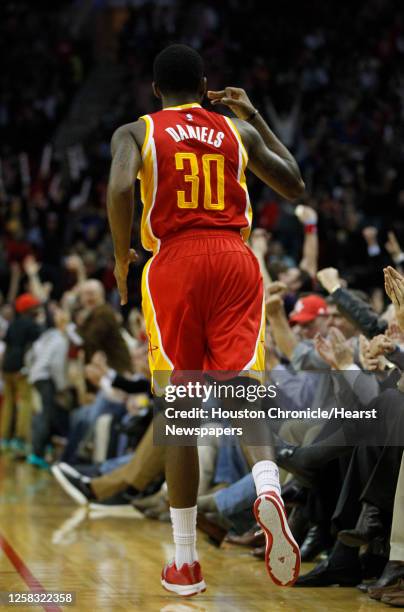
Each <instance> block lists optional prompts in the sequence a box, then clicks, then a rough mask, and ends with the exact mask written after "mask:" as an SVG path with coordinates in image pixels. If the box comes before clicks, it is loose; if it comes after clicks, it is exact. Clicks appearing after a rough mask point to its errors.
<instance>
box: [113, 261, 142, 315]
mask: <svg viewBox="0 0 404 612" xmlns="http://www.w3.org/2000/svg"><path fill="white" fill-rule="evenodd" d="M137 258H138V256H137V253H136V251H135V250H134V249H129V253H128V255H127V256H126V257H124V258H123V257H122V258H121V257H115V268H114V276H115V279H116V284H117V287H118V291H119V296H120V298H121V306H124V305H125V304H127V302H128V283H127V280H128V272H129V266H130V264H131V263H133V262H134V261H136V259H137Z"/></svg>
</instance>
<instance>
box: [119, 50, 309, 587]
mask: <svg viewBox="0 0 404 612" xmlns="http://www.w3.org/2000/svg"><path fill="white" fill-rule="evenodd" d="M152 86H153V91H154V94H155V96H157V98H159V99H160V101H161V104H162V110H161V111H159V112H156V113H153V114H151V115H145V116H143V117H141V118H140V119H139V120H138V121H136V122H134V123H130V124H128V125H124V126H122V127H120V128H119V129H118V130H116V132H115V133H114V135H113V137H112V144H111V149H112V164H111V173H110V179H109V186H108V212H109V221H110V226H111V232H112V238H113V243H114V250H115V260H116V267H115V276H116V280H117V284H118V289H119V293H120V296H121V304H125V303H126V302H127V274H128V268H129V264H130V263H131V262H132V261H134V259H135V258H136V253H135V252H134V251H133V249H131V248H130V237H131V227H132V219H133V209H134V183H135V180H136V178H137V177H138V178H139V179H140V183H141V197H142V201H143V214H142V222H141V239H142V244H143V246H144V248H145V249H147V250H149V251H152V252H153V257H152V258H151V259H150V260H149V261H148V262H147V264H146V266H145V268H144V272H143V280H142V300H143V312H144V316H145V321H146V326H147V333H148V336H149V341H150V344H149V346H150V349H149V363H150V368H151V370H152V372H158V371H165V370H169V371H174V372H181V371H186V370H199V371H202V372H206V371H223V372H229V371H231V372H236V373H237V372H246V371H247V372H252V373H253V372H254V371H263V370H264V342H263V340H264V322H265V316H264V308H263V297H264V296H263V283H262V278H261V274H260V272H259V266H258V262H257V260H256V258H255V256H254V255H253V253H252V251H251V250H250V249H249V247H248V246H247V245H246V244H245V241H246V240H247V238H248V235H249V232H250V227H251V207H250V202H249V197H248V192H247V187H246V179H245V170H246V168H247V167H248V168H249V169H250V170H251V171H252V172H253V173H254V174H256V176H258V177H259V178H260V179H261V180H262V181H263V182H264V183H266V184H267V185H269V186H270V187H271V188H272V189H274V190H275V191H277V192H278V193H279V194H280V195H281V196H283V197H284V198H287V199H295V198H297V197H298V196H300V195H301V194H302V192H303V190H304V183H303V181H302V179H301V176H300V172H299V168H298V166H297V164H296V162H295V160H294V158H293V157H292V155H291V154H290V153H289V151H288V150H287V149H286V148H285V147H284V146H283V145H282V144H281V142H279V140H278V139H277V138H276V136H275V135H274V134H273V133H272V131H271V130H270V129H269V127H268V125H267V124H266V123H265V121H264V119H263V118H262V117H261V115H260V113H259V111H258V110H257V109H255V108H254V106H253V105H252V103H251V102H250V100H249V99H248V97H247V95H246V93H245V92H244V91H243V90H242V89H238V88H235V87H227V88H226V89H224V90H223V91H216V92H213V91H208V92H207V86H206V78H205V77H204V71H203V62H202V59H201V57H200V56H199V54H198V53H196V52H195V51H194V50H193V49H191V48H189V47H187V46H184V45H172V46H169V47H167V48H166V49H164V50H163V51H162V52H161V53H160V54H159V55H158V56H157V57H156V58H155V61H154V82H153V85H152ZM206 94H207V97H208V98H209V99H210V101H211V103H212V104H214V105H217V104H224V105H227V106H228V107H230V109H231V110H232V111H233V112H234V114H235V115H236V116H237V119H233V120H230V119H228V118H227V117H224V116H222V115H219V114H217V113H214V112H209V111H207V110H205V109H203V108H202V107H201V102H202V100H203V99H204V97H205V95H206ZM268 441H269V444H268V445H267V446H253V447H249V460H250V463H251V466H252V473H253V476H254V481H255V484H256V489H257V501H256V502H255V505H254V512H255V517H256V519H257V522H258V523H259V524H260V525H261V527H262V528H263V530H264V532H265V535H266V541H267V546H266V566H267V570H268V573H269V575H270V576H271V578H272V579H273V581H274V582H275V583H276V584H279V585H283V586H287V585H291V584H293V583H294V581H295V580H296V578H297V576H298V572H299V566H300V554H299V549H298V546H297V544H296V542H295V541H294V539H293V536H292V534H291V531H290V529H289V527H288V524H287V519H286V514H285V509H284V505H283V502H282V499H281V497H280V484H279V476H278V469H277V466H276V464H275V463H274V454H273V449H272V447H271V446H270V442H271V440H270V439H269V440H268ZM166 450H167V454H166V481H167V486H168V496H169V502H170V514H171V521H172V526H173V533H174V543H175V559H174V561H173V562H171V563H169V564H167V565H166V566H165V567H164V569H163V573H162V584H163V586H164V587H165V588H166V589H168V590H169V591H172V592H174V593H177V594H178V595H183V596H189V595H195V594H196V593H199V592H202V591H204V590H205V588H206V587H205V582H204V580H203V577H202V573H201V568H200V565H199V562H198V556H197V552H196V549H195V543H196V513H197V508H196V496H197V488H198V456H197V448H196V447H192V446H182V447H181V446H169V447H167V449H166Z"/></svg>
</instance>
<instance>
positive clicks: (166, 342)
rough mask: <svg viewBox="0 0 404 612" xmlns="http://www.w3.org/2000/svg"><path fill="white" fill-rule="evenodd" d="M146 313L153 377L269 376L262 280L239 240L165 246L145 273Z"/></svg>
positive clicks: (205, 238)
mask: <svg viewBox="0 0 404 612" xmlns="http://www.w3.org/2000/svg"><path fill="white" fill-rule="evenodd" d="M142 305H143V312H144V316H145V321H146V330H147V334H148V338H149V364H150V370H151V372H152V373H154V372H158V371H167V370H169V371H171V372H172V371H173V370H175V371H190V370H199V371H203V372H206V371H209V372H212V371H214V372H216V371H220V372H223V373H225V372H235V373H239V372H243V373H248V372H251V374H252V372H253V371H255V372H259V371H260V372H262V371H263V370H264V338H265V311H264V302H263V283H262V277H261V272H260V269H259V265H258V262H257V259H256V257H255V256H254V254H253V253H252V251H251V250H250V249H249V247H248V246H247V245H246V244H245V243H244V242H243V240H242V238H241V237H240V235H239V233H238V232H235V231H231V230H193V231H191V230H188V231H186V232H181V234H179V235H178V236H173V237H170V238H169V239H167V240H165V241H164V242H163V243H162V245H161V247H160V251H159V252H158V253H157V254H156V255H155V256H154V257H152V258H151V259H150V260H149V261H148V262H147V264H146V266H145V268H144V271H143V279H142Z"/></svg>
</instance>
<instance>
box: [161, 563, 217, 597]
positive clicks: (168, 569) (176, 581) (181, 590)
mask: <svg viewBox="0 0 404 612" xmlns="http://www.w3.org/2000/svg"><path fill="white" fill-rule="evenodd" d="M161 584H162V585H163V587H164V588H165V589H166V590H167V591H171V592H172V593H177V595H181V596H182V597H190V596H191V595H197V594H198V593H203V591H205V590H206V584H205V581H204V579H203V578H202V571H201V566H200V565H199V562H198V561H194V562H193V563H192V564H191V565H190V564H189V563H184V564H183V565H182V567H181V568H180V569H177V566H176V565H175V562H174V561H171V563H167V564H166V565H165V566H164V567H163V571H162V573H161Z"/></svg>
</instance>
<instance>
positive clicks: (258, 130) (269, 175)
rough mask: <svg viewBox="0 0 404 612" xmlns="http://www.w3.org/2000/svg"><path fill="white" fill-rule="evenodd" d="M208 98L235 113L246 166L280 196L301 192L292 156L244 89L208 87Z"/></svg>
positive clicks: (294, 194) (302, 185) (298, 173)
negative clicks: (214, 89) (245, 151)
mask: <svg viewBox="0 0 404 612" xmlns="http://www.w3.org/2000/svg"><path fill="white" fill-rule="evenodd" d="M208 98H209V99H210V101H211V103H212V104H213V105H216V104H224V105H226V106H228V107H229V108H230V109H231V110H232V111H233V113H234V114H235V115H236V117H237V119H235V124H236V126H237V128H238V130H239V132H240V135H241V138H242V140H243V144H244V146H245V148H246V149H247V152H248V155H249V161H248V167H249V169H250V170H251V171H252V172H253V173H254V174H255V175H256V176H258V178H260V179H261V180H262V181H263V182H264V183H266V184H267V185H268V186H269V187H271V188H272V189H274V190H275V191H276V192H278V193H279V194H280V195H281V196H282V197H284V198H286V199H288V200H295V199H296V198H298V197H299V196H301V195H302V193H303V192H304V188H305V185H304V182H303V180H302V177H301V174H300V170H299V167H298V165H297V163H296V160H295V158H294V157H293V155H292V154H291V153H290V151H288V149H287V148H286V147H285V146H284V145H283V144H282V143H281V142H280V140H279V139H278V138H277V137H276V136H275V134H274V133H273V132H272V130H271V129H270V128H269V126H268V124H267V123H266V122H265V120H264V119H263V118H262V117H261V115H260V114H259V112H258V111H257V110H256V109H255V107H254V105H253V104H252V102H251V101H250V99H249V98H248V96H247V94H246V92H245V91H244V89H240V88H239V87H226V88H225V89H223V90H221V91H208Z"/></svg>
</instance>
